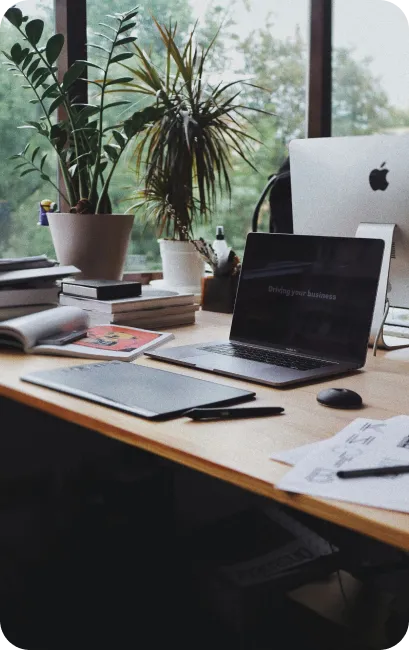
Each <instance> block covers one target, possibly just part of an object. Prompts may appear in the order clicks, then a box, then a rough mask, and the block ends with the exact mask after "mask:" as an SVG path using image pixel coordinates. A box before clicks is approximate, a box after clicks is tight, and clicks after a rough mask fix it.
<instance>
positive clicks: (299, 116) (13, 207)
mask: <svg viewBox="0 0 409 650" xmlns="http://www.w3.org/2000/svg"><path fill="white" fill-rule="evenodd" d="M39 4H40V3H38V2H37V5H39ZM44 4H47V6H48V7H49V5H50V4H51V2H50V0H47V3H43V5H44ZM131 6H132V3H127V2H126V1H125V0H99V1H98V2H97V0H88V19H89V20H88V23H89V25H96V23H98V21H103V17H104V15H105V14H106V13H110V12H113V11H127V10H128V9H130V8H131ZM28 10H29V7H28V3H27V12H28ZM151 13H152V14H153V15H155V16H157V17H158V18H159V20H160V21H161V22H162V23H163V22H165V23H166V22H167V21H168V20H170V19H172V20H175V18H177V22H178V31H179V33H180V35H181V36H183V35H184V34H186V33H188V30H189V28H190V27H191V26H192V25H191V16H192V10H191V7H190V6H189V2H188V0H169V1H166V0H151V1H150V3H149V5H143V6H142V7H141V15H140V25H139V28H138V32H137V36H138V44H139V45H140V46H141V47H143V48H145V49H150V50H151V52H152V56H153V57H155V56H159V55H158V52H159V43H158V42H157V40H155V39H156V38H157V37H153V34H154V30H153V27H152V24H151V17H150V16H151ZM222 14H223V11H222V10H221V9H220V8H218V7H215V8H213V10H212V13H211V14H210V15H209V16H207V17H205V19H204V20H203V21H202V24H201V25H199V33H200V35H201V36H200V38H201V39H202V42H203V40H204V42H205V43H206V42H207V43H208V42H209V38H210V37H211V35H214V33H215V31H216V30H217V28H218V26H219V23H220V19H221V16H222ZM30 15H31V16H34V15H35V14H34V12H33V10H32V3H30ZM45 16H47V20H48V21H49V30H50V31H49V32H48V33H52V30H53V25H52V23H51V19H50V11H48V12H43V13H42V14H41V17H43V18H44V17H45ZM12 29H13V28H12V27H11V26H10V25H8V24H7V21H5V20H3V21H2V23H1V25H0V40H1V49H5V50H7V49H9V48H10V46H11V45H12V43H13V42H14V40H13V39H14V35H13V33H12ZM91 31H92V30H90V32H91ZM93 31H96V30H93ZM232 45H233V46H234V50H235V52H236V53H238V57H237V56H235V52H234V51H232V49H231V48H232ZM307 55H308V54H307V44H306V38H305V36H304V35H303V34H301V33H300V31H299V30H296V31H295V33H294V36H293V37H292V38H287V39H284V40H283V39H278V38H277V37H276V36H275V35H274V24H271V25H269V24H266V25H265V27H264V28H263V29H261V30H258V31H255V32H253V33H251V34H249V35H248V36H247V38H245V39H244V40H240V39H238V38H237V37H235V36H234V12H231V14H230V16H229V17H228V18H227V19H225V21H224V24H223V27H222V29H221V32H220V34H219V38H218V46H217V48H216V49H215V51H214V55H213V59H212V67H213V70H214V73H215V74H217V73H219V74H218V81H219V80H222V81H223V80H224V81H227V80H228V79H227V78H223V75H224V74H225V71H226V70H227V71H228V73H229V74H230V73H231V72H235V73H236V76H235V78H239V77H246V78H251V82H252V83H254V84H255V85H258V86H263V87H264V88H267V89H268V91H269V92H264V91H263V92H262V91H259V90H257V89H254V88H253V89H252V88H249V87H246V89H245V91H244V92H243V95H244V100H243V103H246V104H252V105H254V106H255V107H257V108H261V109H265V110H267V111H271V112H273V113H274V114H275V117H273V118H271V117H269V116H264V115H261V114H255V115H254V117H252V118H251V122H252V123H251V125H249V129H250V132H251V133H252V134H254V135H255V137H256V138H257V139H259V140H261V141H262V142H263V145H257V147H256V148H255V149H254V152H253V158H252V162H253V164H254V165H255V167H256V169H257V170H258V171H257V172H254V171H253V170H251V168H250V167H249V166H248V165H246V164H245V163H244V162H243V161H242V160H241V159H240V158H239V157H238V156H235V157H234V156H233V158H232V164H233V170H234V173H233V174H232V198H231V200H230V201H229V200H228V198H227V197H226V196H219V197H218V200H217V204H216V205H217V208H216V210H215V213H214V214H213V217H212V223H211V224H210V225H208V226H202V227H200V228H198V231H197V232H196V233H195V234H196V236H198V237H199V236H204V237H206V238H207V239H209V240H210V241H212V240H213V239H214V232H215V228H216V225H218V224H223V225H224V227H225V232H226V238H227V240H228V243H229V244H230V245H232V246H233V247H234V248H235V250H236V251H237V252H238V253H239V255H241V254H242V251H243V248H244V242H245V237H246V234H247V232H248V231H249V228H250V222H251V216H252V212H253V210H254V206H255V204H256V202H257V200H258V197H259V195H260V193H261V191H262V189H263V187H264V186H265V184H266V182H267V179H268V177H269V176H270V175H271V174H272V173H274V172H275V171H276V170H277V168H278V167H279V165H280V164H281V163H282V161H283V160H284V158H285V156H286V155H287V146H288V142H289V141H290V140H291V139H292V138H294V137H303V136H304V124H305V96H306V87H305V82H306V67H307ZM238 60H240V61H241V63H240V64H238V63H237V61H238ZM333 63H334V79H333V135H353V134H370V133H376V132H383V131H387V130H391V129H394V128H396V127H402V126H407V125H409V114H407V113H405V112H403V111H401V110H398V109H396V108H395V107H393V106H391V105H390V103H389V101H388V98H387V95H386V93H385V92H384V90H383V89H382V86H381V84H380V82H379V80H378V79H377V78H375V77H374V76H373V75H372V74H371V72H370V68H369V62H368V60H359V59H358V58H357V57H356V55H355V53H354V52H353V51H350V50H345V49H342V50H336V51H335V52H334V58H333ZM28 92H29V91H23V90H22V89H21V87H20V83H19V80H18V79H14V78H13V77H12V76H11V75H10V73H9V72H8V71H7V70H6V69H5V67H4V66H1V67H0V133H1V135H2V147H1V151H2V156H1V159H0V255H1V256H9V255H10V256H12V255H24V254H32V255H34V254H39V253H43V252H45V253H47V254H50V255H52V254H53V247H52V243H51V237H50V234H49V232H48V229H47V228H44V227H39V226H37V225H36V222H37V214H38V205H39V202H40V201H41V200H42V199H45V198H49V199H52V200H57V197H56V196H54V195H53V193H52V191H51V190H50V188H49V186H48V185H47V184H46V183H45V182H43V181H42V180H41V179H39V178H37V177H34V176H35V175H34V174H30V175H28V176H26V177H25V178H23V179H20V178H19V177H18V175H17V174H15V173H14V171H13V164H12V163H11V162H10V161H9V160H8V158H9V156H11V155H13V154H15V153H18V152H19V151H21V150H22V149H23V148H24V145H25V143H26V141H27V133H26V132H25V131H24V130H19V129H17V128H16V127H17V126H18V125H19V124H21V123H23V122H24V120H35V119H36V110H37V108H36V106H33V105H30V104H29V103H28V99H29V98H28V95H27V93H28ZM91 94H92V91H91ZM118 99H121V96H119V98H118ZM137 108H139V106H138V107H137ZM113 110H114V109H113ZM118 110H119V111H120V110H121V109H118ZM129 110H130V111H132V110H135V107H134V106H131V107H130V109H129ZM111 117H112V116H111ZM122 117H123V115H122V114H121V118H122ZM47 163H48V167H47V173H49V174H51V173H52V172H53V161H52V159H51V157H50V158H49V159H48V160H47ZM134 165H135V162H134V160H132V157H131V156H130V155H129V154H128V156H124V158H123V160H121V163H120V168H119V169H118V173H117V175H116V177H115V178H114V181H113V183H112V186H111V192H110V194H111V200H112V202H113V211H114V212H124V211H125V210H126V209H127V208H128V207H129V206H130V205H131V201H132V199H131V194H132V193H133V192H134V191H135V189H136V181H135V173H134ZM8 215H9V216H8ZM260 222H261V223H260V229H261V230H266V229H267V223H268V206H267V202H266V206H265V208H264V209H263V210H262V213H261V217H260ZM135 255H138V256H140V255H143V256H144V257H143V258H139V257H138V261H137V262H136V264H137V266H138V267H139V268H141V265H142V266H143V267H144V268H159V264H160V262H159V247H158V244H157V242H156V234H155V232H154V230H153V227H152V226H147V225H146V223H144V221H143V217H142V216H138V217H137V219H136V220H135V226H134V230H133V235H132V243H131V247H130V256H131V257H130V259H131V260H135V258H132V256H135ZM133 264H135V262H134V261H132V262H131V265H133Z"/></svg>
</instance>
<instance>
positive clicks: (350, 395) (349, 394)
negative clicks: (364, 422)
mask: <svg viewBox="0 0 409 650" xmlns="http://www.w3.org/2000/svg"><path fill="white" fill-rule="evenodd" d="M317 400H318V402H319V403H320V404H324V406H330V407H331V408H334V409H359V408H361V406H362V397H361V396H360V395H358V393H355V391H353V390H349V389H348V388H326V389H325V390H321V391H320V392H319V393H318V395H317Z"/></svg>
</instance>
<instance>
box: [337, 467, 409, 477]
mask: <svg viewBox="0 0 409 650" xmlns="http://www.w3.org/2000/svg"><path fill="white" fill-rule="evenodd" d="M399 474H409V465H390V466H389V467H371V468H368V469H345V470H341V471H339V472H337V476H338V478H365V477H371V476H398V475H399Z"/></svg>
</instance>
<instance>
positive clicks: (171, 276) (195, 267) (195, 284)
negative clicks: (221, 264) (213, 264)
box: [159, 239, 205, 294]
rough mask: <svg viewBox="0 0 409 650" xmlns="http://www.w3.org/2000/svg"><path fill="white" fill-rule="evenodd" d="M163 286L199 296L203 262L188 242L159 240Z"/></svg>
mask: <svg viewBox="0 0 409 650" xmlns="http://www.w3.org/2000/svg"><path fill="white" fill-rule="evenodd" d="M159 248H160V254H161V258H162V271H163V285H164V286H166V287H169V288H170V289H172V288H173V289H175V290H176V291H188V292H189V293H196V294H200V292H201V282H202V277H203V276H204V272H205V262H204V260H203V258H202V257H201V255H199V253H198V252H197V250H196V248H195V247H194V246H193V244H192V242H190V241H177V240H173V239H159Z"/></svg>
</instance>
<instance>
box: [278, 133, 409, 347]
mask: <svg viewBox="0 0 409 650" xmlns="http://www.w3.org/2000/svg"><path fill="white" fill-rule="evenodd" d="M289 151H290V165H291V191H292V207H293V229H294V233H295V234H303V235H332V236H338V237H354V236H358V237H376V238H380V239H384V241H385V255H384V262H383V265H382V271H381V278H380V281H379V289H378V298H377V301H376V305H375V312H374V319H373V325H372V331H371V342H372V343H374V340H375V338H378V339H379V335H380V334H381V329H382V324H383V322H384V319H385V308H387V307H388V306H391V307H399V308H404V309H409V136H408V135H402V136H397V135H364V136H351V137H332V138H310V139H305V140H293V141H292V142H290V148H289ZM399 335H400V336H402V332H401V331H400V332H399ZM407 338H408V339H409V328H408V329H407ZM378 342H379V341H378ZM404 344H405V345H408V344H409V340H408V341H407V342H405V341H402V340H400V343H399V341H391V340H390V339H389V345H388V343H387V342H386V340H383V339H382V338H381V339H380V342H379V345H380V346H381V345H383V346H384V347H400V346H401V345H404Z"/></svg>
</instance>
